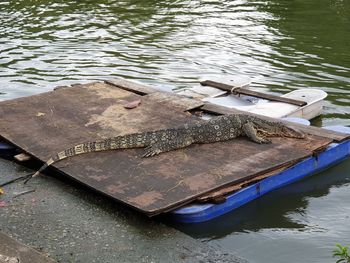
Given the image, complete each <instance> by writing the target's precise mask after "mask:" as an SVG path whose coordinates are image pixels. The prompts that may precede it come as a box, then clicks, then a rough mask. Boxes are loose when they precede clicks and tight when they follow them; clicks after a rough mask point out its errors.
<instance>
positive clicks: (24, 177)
mask: <svg viewBox="0 0 350 263" xmlns="http://www.w3.org/2000/svg"><path fill="white" fill-rule="evenodd" d="M33 174H34V173H29V174H26V175H24V176H20V177H17V178H15V179H12V180H10V181H7V182H4V183H1V184H0V187H3V186H5V185H8V184H12V183H14V182H17V181H19V180H25V179H27V180H28V178H31V176H32V175H33Z"/></svg>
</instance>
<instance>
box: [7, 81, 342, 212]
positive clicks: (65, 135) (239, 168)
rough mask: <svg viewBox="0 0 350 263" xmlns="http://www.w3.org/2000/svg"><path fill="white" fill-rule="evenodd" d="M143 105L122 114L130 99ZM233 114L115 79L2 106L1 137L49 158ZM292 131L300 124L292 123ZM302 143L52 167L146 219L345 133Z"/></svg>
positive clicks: (233, 145) (93, 159)
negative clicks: (204, 116)
mask: <svg viewBox="0 0 350 263" xmlns="http://www.w3.org/2000/svg"><path fill="white" fill-rule="evenodd" d="M139 98H140V99H141V101H142V102H141V105H140V106H139V107H137V108H134V109H125V108H124V107H123V105H124V104H125V103H127V102H130V101H133V100H135V99H139ZM193 109H198V110H202V111H208V112H212V113H215V114H226V113H233V112H236V111H235V110H232V109H224V108H222V107H218V106H215V105H203V103H202V102H201V101H197V100H193V99H189V98H184V97H179V96H177V95H174V94H172V93H165V92H158V91H157V90H155V89H153V88H151V87H147V86H143V85H139V84H135V83H132V82H129V81H125V80H116V81H108V82H105V83H103V82H100V83H91V84H86V85H74V86H72V87H60V88H58V89H56V90H55V91H52V92H48V93H43V94H39V95H35V96H30V97H25V98H19V99H15V100H11V101H4V102H1V103H0V136H1V137H2V138H3V139H5V140H6V141H8V142H10V143H12V144H14V145H16V146H17V147H19V148H21V149H22V150H23V151H25V152H26V153H28V154H30V155H32V156H33V157H35V158H37V159H39V160H41V161H46V160H47V159H48V158H49V157H50V156H51V155H53V154H55V153H57V152H59V151H61V150H63V149H65V148H68V147H71V146H73V145H75V144H78V143H81V142H84V141H94V140H100V139H103V138H107V137H112V136H117V135H121V134H128V133H133V132H139V131H149V130H156V129H161V128H167V127H175V126H177V125H180V124H182V123H185V122H191V121H194V120H196V119H197V118H198V117H197V116H195V115H192V114H190V113H189V112H188V111H189V110H193ZM293 126H299V125H296V124H293ZM299 128H300V129H303V130H307V131H308V133H310V135H309V136H308V138H307V139H305V140H298V139H286V138H273V143H272V144H271V145H258V144H255V143H253V142H250V141H248V140H247V139H245V138H239V139H235V140H232V141H227V142H220V143H213V144H204V145H193V146H190V147H187V148H185V149H181V150H177V151H172V152H169V153H165V154H161V155H159V156H156V157H151V158H141V157H140V156H141V155H142V152H143V149H129V150H118V151H108V152H99V153H90V154H84V155H80V156H76V157H73V158H68V159H66V160H64V161H61V162H58V163H57V164H55V165H54V167H55V168H57V169H59V170H60V171H61V172H63V173H64V174H66V175H67V176H69V177H71V178H74V179H75V180H77V181H79V182H81V183H83V184H85V185H88V186H89V187H91V188H93V189H95V190H97V191H99V192H102V193H104V194H106V195H108V196H110V197H111V198H114V199H116V200H118V201H120V202H123V203H125V204H127V205H129V206H132V207H134V208H136V209H138V210H140V211H142V212H144V213H146V214H148V215H150V216H152V215H156V214H159V213H162V212H166V211H169V210H172V209H174V208H177V207H180V206H182V205H184V204H187V203H189V202H191V201H193V200H195V199H196V198H198V197H200V196H203V195H205V194H208V193H211V192H213V191H216V190H218V189H222V188H224V187H227V186H231V185H233V184H237V183H239V182H242V181H246V180H249V179H252V178H255V177H258V176H261V175H264V174H266V173H272V174H273V171H275V170H279V169H283V167H287V166H289V165H290V164H293V163H296V162H297V161H299V160H301V159H303V158H306V157H307V156H310V155H312V154H315V152H317V151H320V150H322V149H324V147H325V146H327V145H328V144H329V143H331V142H332V141H341V140H344V139H346V138H347V137H348V135H345V134H341V133H336V132H331V131H325V130H322V129H319V128H307V127H304V126H302V125H301V126H300V127H299Z"/></svg>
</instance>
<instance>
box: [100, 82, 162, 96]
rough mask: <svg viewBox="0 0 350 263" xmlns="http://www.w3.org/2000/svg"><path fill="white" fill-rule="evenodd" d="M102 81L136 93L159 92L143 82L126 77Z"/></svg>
mask: <svg viewBox="0 0 350 263" xmlns="http://www.w3.org/2000/svg"><path fill="white" fill-rule="evenodd" d="M104 82H105V83H107V84H109V85H113V86H115V87H118V88H121V89H124V90H127V91H131V92H133V93H136V94H138V95H147V94H151V93H154V92H159V90H157V89H155V88H152V87H150V86H146V85H144V84H141V83H137V82H134V81H130V80H126V79H113V80H105V81H104Z"/></svg>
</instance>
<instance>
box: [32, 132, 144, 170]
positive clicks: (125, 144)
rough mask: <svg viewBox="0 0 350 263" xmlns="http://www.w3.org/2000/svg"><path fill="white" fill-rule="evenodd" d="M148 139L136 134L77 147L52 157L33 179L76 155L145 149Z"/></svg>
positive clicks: (141, 134)
mask: <svg viewBox="0 0 350 263" xmlns="http://www.w3.org/2000/svg"><path fill="white" fill-rule="evenodd" d="M146 138H147V137H146V136H145V134H143V133H135V134H129V135H125V136H118V137H114V138H110V139H106V140H102V141H96V142H85V143H82V144H78V145H75V146H74V147H72V148H69V149H66V150H64V151H62V152H59V153H57V154H56V155H54V156H52V157H51V158H50V159H49V160H48V161H47V162H46V163H45V164H44V165H43V166H42V167H40V169H39V170H38V171H37V172H36V173H34V175H33V176H32V177H36V176H38V175H39V174H40V173H41V172H43V171H44V170H45V169H46V168H47V167H48V166H50V165H52V164H53V163H55V162H58V161H61V160H63V159H66V158H68V157H72V156H75V155H80V154H83V153H90V152H100V151H108V150H115V149H125V148H137V147H144V146H145V142H146Z"/></svg>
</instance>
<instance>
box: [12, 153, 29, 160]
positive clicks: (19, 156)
mask: <svg viewBox="0 0 350 263" xmlns="http://www.w3.org/2000/svg"><path fill="white" fill-rule="evenodd" d="M13 158H15V160H16V161H19V162H25V161H29V160H30V159H31V157H30V155H28V154H25V153H20V154H17V155H15V156H14V157H13Z"/></svg>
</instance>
